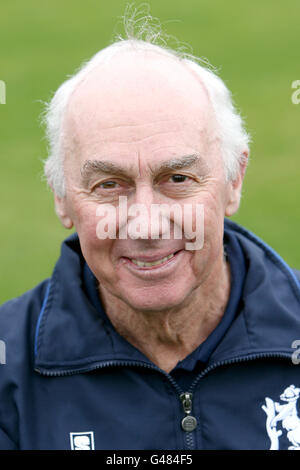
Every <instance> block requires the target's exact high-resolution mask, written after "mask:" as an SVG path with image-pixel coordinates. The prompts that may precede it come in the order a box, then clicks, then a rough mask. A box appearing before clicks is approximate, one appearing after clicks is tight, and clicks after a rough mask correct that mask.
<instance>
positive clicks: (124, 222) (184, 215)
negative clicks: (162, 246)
mask: <svg viewBox="0 0 300 470" xmlns="http://www.w3.org/2000/svg"><path fill="white" fill-rule="evenodd" d="M96 216H97V217H101V219H100V221H99V222H98V223H97V227H96V235H97V237H98V238H99V239H100V240H105V239H107V238H110V239H116V238H118V239H121V240H125V239H127V238H131V239H133V240H136V239H151V240H157V239H163V240H171V239H175V240H180V239H183V238H184V239H185V240H186V241H185V249H186V250H200V249H201V248H203V244H204V206H203V204H183V205H181V204H175V203H174V204H171V205H169V204H151V205H150V206H147V205H145V204H131V205H130V206H129V207H128V205H127V197H126V196H120V197H119V205H118V206H117V207H115V206H114V205H112V204H101V205H99V206H98V207H97V210H96ZM187 240H188V241H187Z"/></svg>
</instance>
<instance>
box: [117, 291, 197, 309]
mask: <svg viewBox="0 0 300 470" xmlns="http://www.w3.org/2000/svg"><path fill="white" fill-rule="evenodd" d="M189 293H190V291H189V292H180V291H178V290H175V289H174V287H173V288H172V290H171V291H169V292H165V291H162V290H161V289H160V290H158V291H156V289H149V290H148V292H147V289H145V290H143V292H132V293H131V292H130V291H127V292H126V295H124V297H123V301H124V302H125V303H126V304H127V305H128V306H129V307H131V308H132V309H134V310H138V311H140V312H147V311H149V312H163V311H167V310H170V309H177V308H182V307H183V306H184V305H185V304H186V303H187V301H188V298H189Z"/></svg>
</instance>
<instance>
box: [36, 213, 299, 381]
mask: <svg viewBox="0 0 300 470" xmlns="http://www.w3.org/2000/svg"><path fill="white" fill-rule="evenodd" d="M225 231H231V232H233V233H234V234H235V235H236V236H237V237H238V240H239V242H240V244H241V247H242V249H243V252H244V255H245V259H246V265H247V275H246V280H245V284H244V290H243V297H242V302H241V305H242V309H241V312H240V314H239V315H238V316H237V318H236V319H235V320H234V322H233V323H232V325H231V327H230V328H229V329H228V331H227V333H226V334H225V336H224V338H223V339H222V341H221V342H220V344H219V345H218V347H217V348H216V350H215V351H214V353H213V354H212V356H211V359H210V363H213V362H218V361H223V360H229V359H231V358H236V357H238V356H240V357H241V356H245V355H248V354H255V353H280V352H284V353H290V354H291V353H292V349H291V345H292V342H293V341H294V340H295V339H296V338H295V331H296V329H298V328H299V313H300V287H299V283H298V281H297V279H296V277H295V276H294V274H293V272H292V271H291V269H290V268H289V267H288V266H287V265H286V264H285V263H284V261H283V260H282V259H281V258H280V257H279V256H278V255H277V254H276V253H275V252H274V251H273V250H272V249H271V248H270V247H268V246H267V245H266V244H265V243H264V242H263V241H262V240H260V239H259V238H257V237H256V236H255V235H254V234H252V233H250V232H248V231H247V230H246V229H244V228H242V227H240V226H239V225H237V224H236V223H234V222H232V221H229V220H227V219H226V220H225ZM84 263H85V261H84V259H83V256H82V253H81V250H80V244H79V239H78V236H77V234H76V233H75V234H73V235H72V236H71V237H69V238H68V239H66V240H65V241H64V243H63V244H62V249H61V256H60V258H59V260H58V262H57V264H56V266H55V269H54V272H53V275H52V278H51V279H50V281H49V285H48V290H47V294H46V296H45V299H44V302H43V306H42V309H41V312H40V315H39V319H38V323H37V329H36V337H35V368H36V369H38V370H40V371H42V372H43V371H44V372H45V373H47V371H48V372H52V373H54V372H57V373H59V372H61V371H69V372H70V373H71V372H72V371H76V370H84V369H92V368H93V367H97V366H99V365H100V364H104V363H105V364H106V363H108V362H109V361H130V362H132V361H142V362H143V363H145V364H148V365H151V364H152V363H151V361H150V360H149V359H148V358H147V357H146V356H144V355H143V354H142V353H141V352H140V351H138V350H137V349H136V348H135V347H134V346H132V345H129V343H128V342H127V341H126V340H125V339H123V338H122V337H121V336H120V335H119V334H118V333H117V332H116V331H115V329H114V328H113V326H112V324H111V323H110V321H109V319H108V317H107V316H106V315H105V313H104V312H102V314H99V312H98V311H97V310H96V309H95V307H94V306H93V305H92V304H91V303H90V301H89V299H88V296H87V295H86V293H85V291H84V287H83V282H82V279H83V275H82V273H83V266H84ZM152 365H153V364H152Z"/></svg>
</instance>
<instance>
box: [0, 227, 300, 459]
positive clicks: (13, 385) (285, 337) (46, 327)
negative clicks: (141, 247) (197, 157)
mask: <svg viewBox="0 0 300 470" xmlns="http://www.w3.org/2000/svg"><path fill="white" fill-rule="evenodd" d="M225 230H226V231H231V232H234V233H235V234H236V237H237V238H238V240H239V243H240V245H241V247H242V250H243V253H244V255H245V260H246V267H247V274H246V279H245V283H244V288H243V294H242V299H241V307H240V312H239V314H238V315H237V316H236V318H235V319H234V321H233V323H232V324H231V326H230V328H229V329H228V330H227V332H226V334H225V336H224V337H223V338H222V340H221V341H220V343H219V344H218V345H217V347H216V349H215V350H214V352H213V353H212V355H211V357H210V359H209V362H208V364H207V365H206V366H205V368H204V369H203V370H201V371H200V373H199V374H198V375H197V377H195V380H194V381H193V383H192V384H191V385H190V387H189V389H188V390H182V389H181V388H180V386H179V385H178V383H177V382H176V381H175V380H174V379H173V378H172V377H171V375H170V374H167V373H165V372H163V371H162V370H160V369H159V368H158V367H157V366H155V365H154V364H153V363H152V362H151V361H150V360H148V359H147V358H146V357H145V356H143V355H142V354H139V352H138V351H137V350H136V349H135V348H134V347H132V348H128V343H127V342H126V341H125V339H123V338H122V337H121V336H120V335H119V334H118V333H117V332H116V331H115V330H114V329H113V327H112V325H111V324H110V323H109V321H106V320H105V319H103V318H102V317H101V316H99V312H98V311H97V310H96V309H95V307H94V306H93V304H92V303H91V302H90V300H89V298H88V296H87V295H86V292H85V290H84V288H83V283H82V282H83V281H82V271H83V265H84V259H83V257H82V254H81V251H80V246H79V241H78V238H77V235H76V234H75V235H72V236H71V237H70V238H69V239H67V240H66V241H65V242H64V243H63V245H62V252H61V257H60V259H59V260H58V262H57V265H56V267H55V269H54V272H53V275H52V277H51V279H50V280H46V281H44V282H42V283H41V284H40V285H38V286H37V287H36V288H34V289H32V290H31V291H29V292H27V293H25V294H24V295H22V296H21V297H19V298H17V299H13V300H11V301H9V302H6V303H5V304H4V305H3V306H2V307H1V308H0V340H1V341H2V346H3V345H4V344H5V364H4V363H2V364H0V449H79V448H85V449H106V450H107V449H121V450H122V449H152V450H153V449H156V450H161V449H167V450H171V449H176V450H182V449H251V450H254V449H270V448H272V449H288V448H295V449H296V448H298V447H299V446H300V412H299V411H298V397H299V394H300V365H299V366H298V365H297V364H298V362H300V361H299V358H300V353H299V355H298V349H299V350H300V347H299V345H298V343H295V341H296V340H300V287H299V281H298V279H297V277H296V276H298V274H296V272H295V271H293V270H292V269H290V268H289V267H288V266H287V265H286V264H285V263H284V262H283V260H282V259H281V258H280V257H279V256H278V255H277V254H276V253H275V252H274V251H273V250H272V249H270V248H269V247H268V246H267V245H265V244H264V243H263V242H262V241H261V240H259V239H258V238H257V237H256V236H254V235H253V234H251V233H249V232H248V231H246V230H245V229H243V228H242V227H240V226H238V225H237V224H235V223H233V222H231V221H228V220H226V221H225ZM299 344H300V341H299ZM2 352H3V351H2ZM298 356H299V357H298ZM0 357H1V356H0ZM2 362H4V360H3V354H2ZM183 393H185V395H182V394H183ZM182 396H184V397H185V400H183V398H182ZM299 404H300V400H299ZM189 406H190V409H188V407H189ZM299 408H300V407H299ZM189 415H192V416H194V417H195V418H196V419H197V426H196V428H195V429H194V430H190V431H189V430H188V431H185V430H184V429H183V428H182V424H181V421H182V419H183V418H184V417H185V416H189Z"/></svg>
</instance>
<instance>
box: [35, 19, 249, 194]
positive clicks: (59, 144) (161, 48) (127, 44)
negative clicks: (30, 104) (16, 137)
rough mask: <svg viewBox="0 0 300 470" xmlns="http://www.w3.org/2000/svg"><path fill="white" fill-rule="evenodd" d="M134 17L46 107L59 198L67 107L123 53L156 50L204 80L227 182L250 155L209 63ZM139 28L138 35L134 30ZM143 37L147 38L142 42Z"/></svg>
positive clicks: (48, 163)
mask: <svg viewBox="0 0 300 470" xmlns="http://www.w3.org/2000/svg"><path fill="white" fill-rule="evenodd" d="M135 15H136V11H135V12H134V15H131V16H130V17H129V18H128V17H127V18H125V29H126V39H122V38H118V40H117V41H116V42H114V43H113V44H111V45H110V46H108V47H106V48H104V49H102V50H100V51H99V52H98V53H96V54H95V55H94V56H93V57H92V58H91V59H90V60H89V61H87V62H85V63H84V64H83V65H82V66H81V67H80V68H79V70H78V71H77V72H76V73H75V74H74V75H73V76H72V77H70V78H69V79H68V80H66V81H65V82H64V83H63V84H62V85H61V86H60V87H59V88H58V90H57V91H56V93H55V94H54V96H53V98H52V99H51V101H50V102H49V103H47V104H46V108H45V112H44V117H43V120H44V122H45V124H46V137H47V139H48V146H49V155H48V158H47V159H46V160H45V162H44V172H45V176H46V178H47V181H48V183H49V185H50V186H51V188H52V189H53V191H54V192H55V193H56V194H57V195H58V196H60V197H63V196H64V195H65V185H64V145H63V144H64V141H65V135H64V128H63V119H64V115H65V112H66V108H67V105H68V103H69V101H70V98H71V96H72V94H73V92H74V91H75V90H76V88H77V87H78V85H79V84H80V83H81V82H82V81H83V80H84V79H85V78H86V77H87V75H88V74H89V73H90V72H91V71H92V70H94V69H95V68H96V67H97V66H98V65H100V64H103V63H105V62H107V61H109V60H110V59H112V58H113V57H114V56H115V55H116V54H118V53H121V52H122V51H124V52H126V51H137V50H139V51H153V52H157V53H159V54H163V55H164V56H166V57H168V58H171V59H175V60H179V61H180V62H181V63H182V64H184V65H186V66H187V67H188V68H190V69H191V70H192V71H193V72H194V73H196V75H197V76H198V77H199V79H200V80H201V82H202V84H203V85H204V87H205V88H206V91H207V93H208V96H209V99H210V101H211V104H212V107H213V110H214V113H215V117H216V121H217V126H218V129H217V131H218V136H219V138H220V142H221V151H222V156H223V160H224V168H225V175H226V180H227V181H230V180H234V179H235V178H236V176H237V175H238V172H239V170H240V165H241V164H243V163H244V161H245V158H246V157H245V152H246V153H249V141H250V137H249V135H248V134H247V132H246V131H245V129H244V125H243V120H242V118H241V116H240V115H239V113H238V112H237V110H236V109H235V107H234V104H233V101H232V97H231V93H230V91H229V90H228V88H227V87H226V85H225V84H224V82H223V81H222V80H221V79H220V78H219V77H218V75H216V73H214V72H213V71H212V70H211V69H210V67H209V65H208V64H207V62H206V61H204V60H203V59H199V58H197V57H195V56H193V55H191V54H188V53H185V52H182V51H180V50H173V49H169V48H168V47H167V46H166V45H165V44H163V45H158V42H159V41H160V42H161V39H164V38H162V33H161V30H160V28H159V27H158V26H157V24H155V22H154V21H153V20H154V19H153V18H152V17H150V15H147V16H144V17H143V18H142V19H139V20H136V19H135V18H134V16H135ZM137 27H138V32H136V31H134V30H135V29H136V28H137ZM142 36H143V37H144V38H143V39H142Z"/></svg>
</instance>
